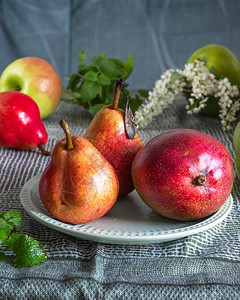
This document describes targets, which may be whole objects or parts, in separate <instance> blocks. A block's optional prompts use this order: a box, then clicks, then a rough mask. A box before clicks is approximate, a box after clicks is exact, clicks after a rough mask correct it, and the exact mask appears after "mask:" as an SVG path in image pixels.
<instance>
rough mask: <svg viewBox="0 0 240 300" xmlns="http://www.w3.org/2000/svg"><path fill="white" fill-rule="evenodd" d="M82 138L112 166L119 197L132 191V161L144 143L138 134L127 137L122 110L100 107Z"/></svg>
mask: <svg viewBox="0 0 240 300" xmlns="http://www.w3.org/2000/svg"><path fill="white" fill-rule="evenodd" d="M84 138H86V139H87V140H89V141H90V142H91V143H92V144H93V145H94V146H95V147H96V148H97V149H98V150H99V151H100V152H101V153H102V155H103V156H104V157H105V158H106V159H107V160H108V161H109V162H110V164H111V165H112V166H113V167H114V169H115V171H116V173H117V175H118V179H119V197H121V196H125V195H127V194H129V193H130V192H132V191H133V190H134V186H133V182H132V176H131V167H132V161H133V159H134V157H135V155H136V154H137V152H138V151H139V150H140V149H141V148H142V147H143V145H144V144H143V142H142V140H141V139H140V137H139V136H138V134H136V135H135V137H134V138H133V139H129V138H128V136H127V134H126V129H125V125H124V111H123V110H122V109H112V108H111V106H110V105H109V106H106V107H104V108H102V109H101V110H100V111H98V113H97V114H96V115H95V116H94V118H93V120H92V122H91V123H90V125H89V127H88V128H87V130H86V132H85V134H84Z"/></svg>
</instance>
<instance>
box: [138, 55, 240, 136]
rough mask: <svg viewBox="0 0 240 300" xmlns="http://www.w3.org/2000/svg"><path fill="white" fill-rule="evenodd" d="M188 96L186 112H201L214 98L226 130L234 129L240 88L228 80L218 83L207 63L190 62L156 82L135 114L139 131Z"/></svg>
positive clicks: (168, 71)
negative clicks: (182, 95)
mask: <svg viewBox="0 0 240 300" xmlns="http://www.w3.org/2000/svg"><path fill="white" fill-rule="evenodd" d="M182 93H186V94H187V95H188V96H189V97H188V104H187V105H186V109H187V113H189V114H192V113H199V112H201V111H202V109H204V108H205V107H206V106H207V104H208V101H211V100H212V99H209V98H215V99H216V100H217V103H218V105H219V108H220V110H219V118H220V119H221V124H222V127H223V130H227V129H231V128H232V125H231V122H233V121H235V120H236V113H237V112H238V111H239V109H240V93H239V87H238V86H237V85H231V83H230V82H229V80H228V79H227V78H224V79H219V80H217V79H216V77H215V75H214V74H213V73H211V72H210V71H209V70H208V69H207V68H206V66H205V64H204V62H202V61H199V60H195V62H194V63H188V64H186V65H185V67H184V69H183V70H180V69H176V70H173V69H170V70H167V71H166V72H165V73H164V74H163V75H162V76H161V78H160V79H159V80H157V81H156V83H155V86H154V88H153V90H152V91H150V92H149V96H148V100H147V101H146V103H144V104H142V105H141V106H140V107H139V109H138V110H137V111H136V112H135V120H136V122H137V124H138V126H139V127H140V128H144V127H146V125H147V124H149V123H150V122H151V121H152V120H153V118H154V117H156V116H158V115H160V114H161V113H162V112H163V110H164V108H165V107H167V106H168V105H169V104H171V103H172V102H173V101H174V100H176V99H177V98H178V97H179V95H180V94H182Z"/></svg>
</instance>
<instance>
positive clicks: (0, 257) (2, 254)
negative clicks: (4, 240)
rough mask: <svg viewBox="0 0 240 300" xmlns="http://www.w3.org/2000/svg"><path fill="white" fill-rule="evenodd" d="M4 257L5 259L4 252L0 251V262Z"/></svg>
mask: <svg viewBox="0 0 240 300" xmlns="http://www.w3.org/2000/svg"><path fill="white" fill-rule="evenodd" d="M4 259H5V253H4V252H0V262H1V261H3V260H4Z"/></svg>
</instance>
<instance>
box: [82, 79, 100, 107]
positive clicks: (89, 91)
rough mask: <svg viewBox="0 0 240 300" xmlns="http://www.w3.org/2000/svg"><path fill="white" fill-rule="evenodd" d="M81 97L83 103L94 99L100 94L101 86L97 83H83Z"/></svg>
mask: <svg viewBox="0 0 240 300" xmlns="http://www.w3.org/2000/svg"><path fill="white" fill-rule="evenodd" d="M80 92H81V97H82V101H83V102H88V101H91V100H92V99H94V98H95V97H96V96H97V95H98V94H100V93H101V85H100V84H98V83H97V82H92V81H85V82H84V83H83V84H82V87H81V91H80Z"/></svg>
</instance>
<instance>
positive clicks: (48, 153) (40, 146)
mask: <svg viewBox="0 0 240 300" xmlns="http://www.w3.org/2000/svg"><path fill="white" fill-rule="evenodd" d="M38 149H39V150H40V151H41V153H42V154H43V155H50V152H49V151H47V150H45V149H44V148H43V145H42V144H38Z"/></svg>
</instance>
